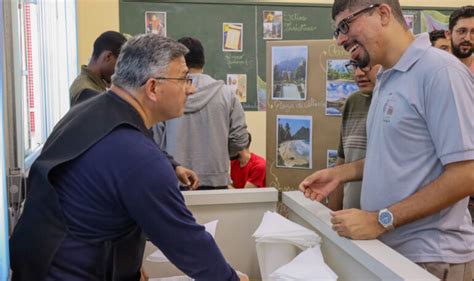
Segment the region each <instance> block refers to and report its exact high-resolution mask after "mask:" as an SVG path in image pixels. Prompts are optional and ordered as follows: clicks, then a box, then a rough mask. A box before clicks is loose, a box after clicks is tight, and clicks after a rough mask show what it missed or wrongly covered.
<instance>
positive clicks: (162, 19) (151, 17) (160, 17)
mask: <svg viewBox="0 0 474 281" xmlns="http://www.w3.org/2000/svg"><path fill="white" fill-rule="evenodd" d="M145 33H154V34H158V35H160V36H166V12H154V11H147V12H145Z"/></svg>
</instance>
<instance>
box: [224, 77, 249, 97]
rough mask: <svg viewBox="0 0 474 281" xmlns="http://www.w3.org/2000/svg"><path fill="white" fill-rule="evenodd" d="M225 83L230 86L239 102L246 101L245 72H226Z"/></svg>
mask: <svg viewBox="0 0 474 281" xmlns="http://www.w3.org/2000/svg"><path fill="white" fill-rule="evenodd" d="M227 85H229V86H230V87H231V88H232V91H233V92H234V93H235V95H237V97H238V98H239V101H240V102H241V103H242V102H247V74H227Z"/></svg>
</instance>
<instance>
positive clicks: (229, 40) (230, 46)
mask: <svg viewBox="0 0 474 281" xmlns="http://www.w3.org/2000/svg"><path fill="white" fill-rule="evenodd" d="M243 29H244V24H243V23H228V22H224V23H223V25H222V50H223V51H224V52H242V41H243V32H244V31H243Z"/></svg>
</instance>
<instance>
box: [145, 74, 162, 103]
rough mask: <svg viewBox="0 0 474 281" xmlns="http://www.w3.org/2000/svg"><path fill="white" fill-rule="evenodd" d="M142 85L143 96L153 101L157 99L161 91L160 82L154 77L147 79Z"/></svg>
mask: <svg viewBox="0 0 474 281" xmlns="http://www.w3.org/2000/svg"><path fill="white" fill-rule="evenodd" d="M144 87H145V96H146V97H147V98H148V99H150V100H151V101H154V102H156V101H158V98H159V95H160V91H161V85H160V82H159V81H158V80H155V79H148V81H146V83H145V85H144Z"/></svg>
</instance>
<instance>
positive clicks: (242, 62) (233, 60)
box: [224, 53, 250, 68]
mask: <svg viewBox="0 0 474 281" xmlns="http://www.w3.org/2000/svg"><path fill="white" fill-rule="evenodd" d="M224 57H225V61H226V63H227V67H228V68H232V67H233V66H249V64H250V63H249V59H248V58H247V56H246V55H245V54H235V53H226V54H224Z"/></svg>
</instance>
